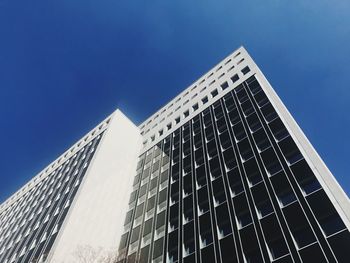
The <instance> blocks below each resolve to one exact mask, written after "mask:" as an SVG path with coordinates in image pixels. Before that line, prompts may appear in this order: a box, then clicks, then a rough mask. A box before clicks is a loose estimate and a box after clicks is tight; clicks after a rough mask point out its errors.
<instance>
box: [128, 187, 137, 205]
mask: <svg viewBox="0 0 350 263" xmlns="http://www.w3.org/2000/svg"><path fill="white" fill-rule="evenodd" d="M136 197H137V190H135V191H134V192H132V193H131V194H130V198H129V204H131V203H132V202H134V201H135V200H136Z"/></svg>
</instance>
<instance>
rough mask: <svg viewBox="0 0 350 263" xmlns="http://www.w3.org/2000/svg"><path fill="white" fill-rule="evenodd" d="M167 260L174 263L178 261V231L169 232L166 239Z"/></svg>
mask: <svg viewBox="0 0 350 263" xmlns="http://www.w3.org/2000/svg"><path fill="white" fill-rule="evenodd" d="M168 238H169V239H168V260H169V262H176V261H177V260H178V253H179V252H178V246H179V235H178V231H174V232H171V233H170V234H169V237H168Z"/></svg>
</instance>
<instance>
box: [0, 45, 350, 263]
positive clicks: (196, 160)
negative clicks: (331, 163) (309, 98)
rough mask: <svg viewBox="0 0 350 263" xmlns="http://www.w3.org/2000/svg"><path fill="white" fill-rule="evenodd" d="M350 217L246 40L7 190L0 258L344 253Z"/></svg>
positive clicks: (213, 258)
mask: <svg viewBox="0 0 350 263" xmlns="http://www.w3.org/2000/svg"><path fill="white" fill-rule="evenodd" d="M349 229H350V202H349V199H348V197H347V195H346V194H345V193H344V191H343V190H342V189H341V187H340V186H339V185H338V183H337V182H336V180H335V179H334V177H333V175H332V174H331V172H330V171H329V170H328V169H327V167H326V166H325V164H324V163H323V161H322V160H321V158H320V157H319V156H318V154H317V152H316V151H315V150H314V148H313V147H312V145H311V144H310V142H309V141H308V140H307V138H306V137H305V135H304V134H303V132H302V131H301V129H300V128H299V126H298V125H297V124H296V122H295V121H294V119H293V117H292V116H291V115H290V113H289V112H288V110H287V109H286V107H285V106H284V105H283V103H282V102H281V100H280V99H279V97H278V96H277V94H276V93H275V91H274V90H273V89H272V87H271V86H270V84H269V83H268V81H267V80H266V78H265V77H264V75H263V74H262V72H261V71H260V70H259V68H258V67H257V66H256V64H255V63H254V61H253V60H252V59H251V57H250V56H249V54H248V53H247V52H246V50H245V49H244V48H243V47H241V48H239V49H238V50H236V51H234V52H233V53H232V54H231V55H229V56H228V57H227V58H225V59H224V60H223V61H222V62H220V63H219V64H218V65H217V66H215V67H214V68H213V69H212V70H210V71H209V72H208V73H206V74H205V75H203V76H202V77H201V78H200V79H199V80H198V81H196V82H195V83H194V84H193V85H191V86H190V87H188V88H187V89H186V90H184V91H183V92H182V93H181V94H179V95H178V96H176V97H175V98H174V99H173V100H172V101H171V102H169V103H168V104H167V105H165V106H164V107H162V108H161V109H160V110H159V111H158V112H156V113H155V114H153V115H152V116H151V117H150V118H148V119H147V120H146V121H145V122H143V123H142V124H141V125H140V126H139V127H137V126H135V125H134V124H133V123H132V122H131V121H129V120H128V119H127V118H126V117H125V116H124V115H123V114H122V113H121V112H120V111H118V110H117V111H116V112H114V113H113V114H112V115H111V116H109V117H108V118H107V119H106V120H104V121H103V122H102V123H101V124H99V125H98V126H97V127H96V128H95V129H93V130H92V131H91V132H89V133H88V134H87V135H86V136H84V138H83V139H81V140H80V141H79V142H77V143H76V144H75V145H74V146H73V147H71V148H70V149H68V150H67V151H66V152H65V153H64V154H63V155H62V156H60V157H59V158H58V159H57V160H55V161H54V162H53V163H51V164H50V165H49V166H47V167H46V168H45V169H44V170H43V171H42V172H41V173H39V174H38V175H37V176H36V177H34V178H33V179H32V180H31V181H30V182H29V183H27V184H26V185H25V186H24V187H23V188H21V189H20V190H19V191H18V192H16V193H15V194H14V195H13V196H11V197H10V198H9V199H8V200H7V201H6V202H4V203H3V204H2V205H1V206H0V262H6V263H10V262H99V261H97V256H96V255H97V254H98V256H100V255H101V257H105V260H107V259H106V256H105V254H106V253H107V254H108V256H109V257H112V258H113V259H112V261H114V262H118V263H133V262H140V263H145V262H152V263H157V262H169V263H175V262H179V263H180V262H182V263H194V262H201V263H216V262H218V263H219V262H220V263H231V262H232V263H233V262H242V263H243V262H276V263H282V262H283V263H287V262H348V261H349V258H350V251H349V248H350V233H349ZM89 257H90V258H89ZM87 258H89V259H87ZM84 260H85V261H84ZM88 260H90V261H88ZM91 260H92V261H91ZM108 260H110V258H109V259H108ZM112 261H108V262H112Z"/></svg>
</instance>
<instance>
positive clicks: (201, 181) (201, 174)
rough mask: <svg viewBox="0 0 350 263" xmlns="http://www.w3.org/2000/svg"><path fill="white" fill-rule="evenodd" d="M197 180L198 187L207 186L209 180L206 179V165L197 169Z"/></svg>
mask: <svg viewBox="0 0 350 263" xmlns="http://www.w3.org/2000/svg"><path fill="white" fill-rule="evenodd" d="M196 179H197V185H198V186H199V187H201V186H204V185H206V184H207V179H206V174H205V167H204V165H202V166H199V167H197V168H196Z"/></svg>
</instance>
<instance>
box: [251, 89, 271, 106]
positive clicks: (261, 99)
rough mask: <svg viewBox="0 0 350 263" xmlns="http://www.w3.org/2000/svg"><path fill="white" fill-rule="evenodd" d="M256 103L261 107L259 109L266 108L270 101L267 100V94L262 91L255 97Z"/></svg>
mask: <svg viewBox="0 0 350 263" xmlns="http://www.w3.org/2000/svg"><path fill="white" fill-rule="evenodd" d="M254 98H255V101H256V103H257V104H258V105H259V107H262V106H264V105H265V104H266V103H268V102H269V99H268V98H267V96H266V94H265V92H264V91H263V90H260V91H259V92H258V93H256V94H255V95H254Z"/></svg>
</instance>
